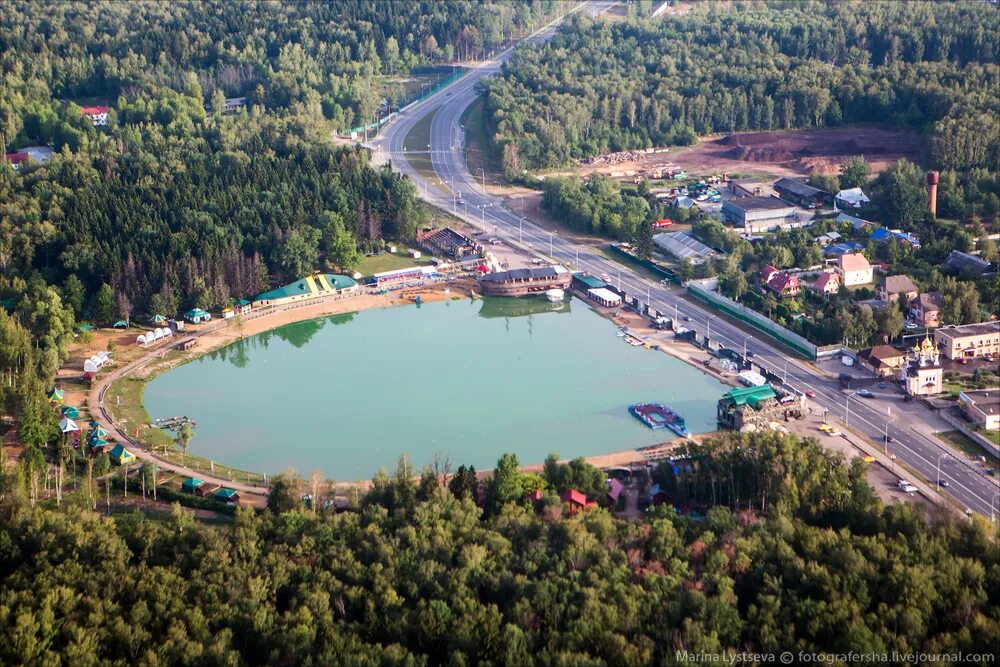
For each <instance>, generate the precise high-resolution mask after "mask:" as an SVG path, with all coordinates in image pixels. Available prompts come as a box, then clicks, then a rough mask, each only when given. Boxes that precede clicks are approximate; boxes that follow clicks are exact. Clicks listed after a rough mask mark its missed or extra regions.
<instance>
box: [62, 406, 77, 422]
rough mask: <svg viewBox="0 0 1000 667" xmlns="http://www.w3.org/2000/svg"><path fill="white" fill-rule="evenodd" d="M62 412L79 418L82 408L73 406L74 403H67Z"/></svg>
mask: <svg viewBox="0 0 1000 667" xmlns="http://www.w3.org/2000/svg"><path fill="white" fill-rule="evenodd" d="M62 413H63V414H64V415H65V416H67V417H69V418H70V419H77V418H78V417H79V416H80V410H79V409H77V408H75V407H73V406H72V405H67V406H66V407H64V408H63V409H62Z"/></svg>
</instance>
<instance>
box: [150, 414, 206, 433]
mask: <svg viewBox="0 0 1000 667" xmlns="http://www.w3.org/2000/svg"><path fill="white" fill-rule="evenodd" d="M153 423H154V425H155V426H157V427H158V428H165V429H168V430H170V431H179V430H180V429H181V427H183V426H184V425H185V424H191V428H198V424H196V423H195V421H194V420H193V419H191V418H189V417H164V418H163V419H157V420H156V421H155V422H153Z"/></svg>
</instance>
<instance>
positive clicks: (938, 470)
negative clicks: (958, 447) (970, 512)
mask: <svg viewBox="0 0 1000 667" xmlns="http://www.w3.org/2000/svg"><path fill="white" fill-rule="evenodd" d="M946 456H948V455H947V454H942V455H941V456H939V457H938V460H937V479H936V481H935V484H937V488H938V493H941V459H943V458H945V457H946Z"/></svg>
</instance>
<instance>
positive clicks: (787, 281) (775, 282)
mask: <svg viewBox="0 0 1000 667" xmlns="http://www.w3.org/2000/svg"><path fill="white" fill-rule="evenodd" d="M767 286H768V287H770V288H771V289H773V290H774V291H775V292H783V291H785V290H786V289H792V288H797V287H798V286H799V279H798V278H796V277H795V276H793V275H791V274H788V273H785V272H784V271H779V272H778V273H776V274H774V275H773V276H771V279H770V280H769V281H767Z"/></svg>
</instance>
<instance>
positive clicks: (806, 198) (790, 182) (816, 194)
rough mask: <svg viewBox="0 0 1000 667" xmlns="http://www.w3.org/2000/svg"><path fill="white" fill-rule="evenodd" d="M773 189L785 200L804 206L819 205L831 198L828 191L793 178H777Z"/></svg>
mask: <svg viewBox="0 0 1000 667" xmlns="http://www.w3.org/2000/svg"><path fill="white" fill-rule="evenodd" d="M774 190H775V191H776V192H777V193H778V195H779V196H781V198H782V199H784V200H785V201H789V202H792V203H795V204H798V205H799V206H805V207H809V206H812V207H816V206H821V205H822V204H825V203H827V202H829V201H831V200H832V199H833V196H832V195H831V194H830V193H829V192H827V191H825V190H820V189H819V188H814V187H813V186H811V185H809V184H808V183H803V182H802V181H797V180H795V179H794V178H779V179H778V180H777V181H775V182H774Z"/></svg>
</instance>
